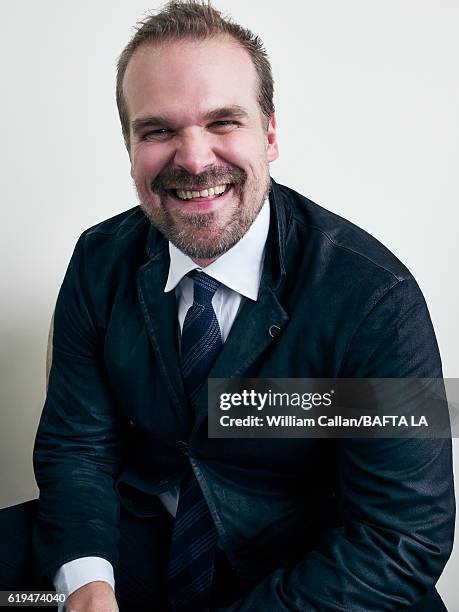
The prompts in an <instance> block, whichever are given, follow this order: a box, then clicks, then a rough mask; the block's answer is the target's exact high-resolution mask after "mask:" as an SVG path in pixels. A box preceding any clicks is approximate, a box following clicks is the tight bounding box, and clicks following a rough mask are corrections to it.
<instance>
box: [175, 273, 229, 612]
mask: <svg viewBox="0 0 459 612" xmlns="http://www.w3.org/2000/svg"><path fill="white" fill-rule="evenodd" d="M189 276H191V277H192V278H193V281H194V283H193V284H194V300H193V305H192V306H191V307H190V308H189V310H188V312H187V314H186V317H185V321H184V323H183V329H182V338H181V350H182V373H183V379H184V382H185V388H186V390H187V392H188V396H189V398H190V401H191V404H192V405H193V404H194V402H195V400H196V396H197V393H198V391H199V390H200V388H201V387H202V385H203V384H204V383H205V381H206V379H207V376H208V374H209V371H210V369H211V367H212V364H213V363H214V361H215V358H216V357H217V355H218V353H219V351H220V349H221V347H222V338H221V333H220V327H219V325H218V321H217V317H216V315H215V312H214V309H213V306H212V298H213V296H214V294H215V292H216V291H217V289H218V287H219V286H220V283H219V282H218V281H216V280H214V279H213V278H211V277H210V276H207V274H204V272H197V271H194V272H191V273H190V274H189ZM216 541H217V533H216V530H215V526H214V523H213V521H212V517H211V515H210V512H209V509H208V507H207V503H206V501H205V499H204V496H203V494H202V492H201V488H200V487H199V484H198V481H197V480H196V477H195V476H194V473H193V472H192V471H191V472H190V473H189V474H188V475H187V476H186V477H185V478H184V480H183V481H182V483H181V485H180V496H179V503H178V507H177V514H176V517H175V525H174V529H173V532H172V543H171V552H170V558H169V567H168V586H169V602H170V605H171V608H172V610H174V612H179V611H180V612H206V611H207V610H209V609H210V599H211V593H212V580H213V573H214V555H215V546H216Z"/></svg>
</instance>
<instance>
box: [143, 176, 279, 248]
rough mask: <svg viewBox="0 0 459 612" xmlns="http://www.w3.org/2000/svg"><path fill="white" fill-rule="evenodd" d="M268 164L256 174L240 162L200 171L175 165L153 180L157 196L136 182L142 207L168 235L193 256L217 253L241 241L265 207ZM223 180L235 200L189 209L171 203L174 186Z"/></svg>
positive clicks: (179, 187) (170, 239)
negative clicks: (199, 210)
mask: <svg viewBox="0 0 459 612" xmlns="http://www.w3.org/2000/svg"><path fill="white" fill-rule="evenodd" d="M263 170H264V172H263V173H262V175H261V176H260V177H258V178H254V179H249V178H248V177H247V175H246V173H245V172H244V171H243V170H241V169H240V168H237V167H233V168H230V169H228V168H221V167H214V168H212V169H209V170H208V171H206V172H203V173H202V174H199V175H192V174H189V173H188V172H186V171H183V170H171V171H168V172H164V173H161V174H159V175H158V176H157V177H156V178H155V179H154V180H153V181H152V182H151V191H152V192H153V193H154V194H155V195H154V196H152V195H151V193H150V192H149V191H148V190H147V189H145V187H143V188H142V187H141V186H140V185H139V184H137V182H136V184H135V185H136V190H137V194H138V197H139V201H140V206H141V208H142V210H143V211H144V213H145V214H146V215H147V217H148V218H149V220H150V222H151V223H152V224H153V225H154V226H155V227H156V228H157V229H158V230H159V231H160V232H161V233H162V234H163V236H165V238H166V239H167V240H169V241H170V242H172V244H173V245H174V246H176V247H177V248H178V249H179V250H180V251H182V252H183V253H185V255H188V257H191V258H192V259H214V258H216V257H219V256H220V255H223V253H226V252H227V251H229V249H231V248H232V247H233V246H234V245H235V244H236V243H237V242H239V240H240V239H241V238H242V237H243V236H244V235H245V234H246V233H247V231H248V230H249V228H250V227H251V225H252V223H253V222H254V221H255V219H256V217H257V215H258V213H259V212H260V210H261V207H262V206H263V203H264V201H265V199H266V198H267V197H268V194H269V189H270V179H269V169H268V165H267V164H266V167H265V168H264V169H263ZM221 184H231V189H232V190H233V193H232V194H230V195H229V197H230V198H231V201H228V202H226V203H225V204H224V205H223V207H222V208H221V209H219V210H216V211H213V212H207V213H196V212H193V213H187V212H186V205H185V206H184V208H183V209H178V208H177V207H174V209H173V211H171V209H170V207H169V206H168V202H167V199H168V198H169V197H170V194H169V190H170V189H183V190H191V187H194V188H195V189H196V188H199V187H205V186H207V185H221ZM224 195H225V194H223V196H224ZM223 196H221V197H223Z"/></svg>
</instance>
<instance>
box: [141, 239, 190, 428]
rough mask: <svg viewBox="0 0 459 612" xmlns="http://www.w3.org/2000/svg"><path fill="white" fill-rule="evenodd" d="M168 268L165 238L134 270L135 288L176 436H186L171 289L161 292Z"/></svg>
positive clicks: (187, 413)
mask: <svg viewBox="0 0 459 612" xmlns="http://www.w3.org/2000/svg"><path fill="white" fill-rule="evenodd" d="M168 271H169V252H168V249H167V241H166V240H162V241H161V243H160V247H159V249H158V250H156V251H155V253H153V254H151V255H150V261H149V262H148V263H146V264H145V265H144V266H142V267H141V268H139V270H138V271H137V290H138V295H139V301H140V306H141V308H142V313H143V316H144V319H145V324H146V328H147V331H148V335H149V337H150V341H151V344H152V346H153V349H154V351H155V356H156V359H157V361H158V367H159V368H160V369H161V373H162V376H163V378H164V387H165V390H166V391H167V394H168V396H169V399H170V402H171V404H172V406H173V408H174V409H175V415H176V418H177V425H178V427H179V430H178V433H179V437H183V436H186V437H187V436H188V433H189V431H190V427H191V412H190V410H189V408H188V400H187V396H186V392H185V389H184V386H183V379H182V373H181V368H180V360H179V347H178V322H177V305H176V299H175V292H174V291H170V292H168V293H164V287H165V285H166V280H167V275H168Z"/></svg>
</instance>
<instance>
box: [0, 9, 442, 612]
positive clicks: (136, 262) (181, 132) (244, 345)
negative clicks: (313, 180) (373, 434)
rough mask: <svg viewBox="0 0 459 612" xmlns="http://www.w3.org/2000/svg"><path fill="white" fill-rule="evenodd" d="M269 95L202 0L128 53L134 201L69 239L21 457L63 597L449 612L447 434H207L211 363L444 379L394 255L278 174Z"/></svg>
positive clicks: (214, 370) (125, 606) (142, 603)
mask: <svg viewBox="0 0 459 612" xmlns="http://www.w3.org/2000/svg"><path fill="white" fill-rule="evenodd" d="M272 96H273V84H272V77H271V71H270V66H269V63H268V60H267V57H266V54H265V52H264V50H263V48H262V46H261V42H260V41H259V39H258V38H255V37H254V36H253V35H252V34H251V33H250V32H248V31H246V30H244V29H243V28H241V27H240V26H237V25H235V24H232V23H231V22H229V21H226V20H224V19H222V18H221V16H220V14H219V13H218V12H217V11H215V10H214V9H213V8H211V7H209V6H207V5H206V4H200V3H195V2H185V3H177V2H172V3H170V4H169V5H167V7H166V8H165V9H164V10H163V11H162V12H161V13H159V14H158V15H156V16H153V17H151V18H150V19H148V20H147V21H146V22H145V23H144V24H143V25H142V27H140V29H139V30H138V32H137V33H136V35H135V36H134V38H133V39H132V41H131V42H130V43H129V45H128V46H127V47H126V49H125V50H124V51H123V54H122V55H121V58H120V61H119V67H118V84H117V100H118V107H119V111H120V118H121V123H122V128H123V134H124V138H125V142H126V146H127V149H128V152H129V157H130V161H131V174H132V177H133V179H134V182H135V185H136V188H137V192H138V195H139V200H140V204H141V208H140V209H139V208H135V209H133V210H130V211H127V212H126V213H123V214H121V215H118V216H116V217H114V218H113V219H109V220H107V221H105V222H103V223H101V224H100V225H98V226H96V227H94V228H91V229H90V230H88V231H87V232H85V233H84V234H83V235H82V237H81V238H80V240H79V242H78V244H77V246H76V249H75V252H74V255H73V257H72V260H71V262H70V265H69V268H68V271H67V274H66V277H65V279H64V283H63V286H62V288H61V291H60V294H59V298H58V302H57V306H56V313H55V328H54V343H53V345H54V351H53V366H52V370H51V375H50V380H49V390H48V397H47V401H46V405H45V408H44V411H43V415H42V418H41V422H40V426H39V430H38V433H37V440H36V447H35V455H34V458H35V469H36V476H37V482H38V485H39V487H40V500H39V507H38V511H37V513H36V517H35V519H34V521H35V527H34V534H33V547H34V555H35V564H36V567H37V570H38V573H39V576H40V578H41V580H46V579H47V578H48V579H52V580H53V581H54V584H55V586H56V588H57V589H58V590H61V591H62V590H63V591H66V592H67V593H68V594H70V598H69V600H68V602H67V609H68V610H76V611H78V612H79V611H84V612H96V611H102V610H103V611H110V612H112V611H113V612H114V611H116V610H117V609H118V605H119V608H120V609H121V610H161V611H162V610H167V609H173V610H194V611H199V610H207V609H223V608H224V609H225V610H228V611H232V612H236V611H240V612H242V611H249V610H251V611H252V610H259V611H268V610H276V611H277V610H279V611H287V610H296V611H304V610H308V611H309V610H310V611H315V610H320V611H332V610H365V611H367V610H375V611H381V610H405V609H411V610H417V611H418V612H419V611H420V610H429V611H432V610H444V609H445V607H444V605H443V604H442V602H441V600H440V598H439V596H438V594H437V593H436V591H435V588H434V586H435V582H436V580H437V579H438V577H439V575H440V573H441V571H442V569H443V567H444V565H445V563H446V561H447V559H448V557H449V554H450V552H451V546H452V537H453V524H454V496H453V485H452V469H451V447H450V442H449V441H448V440H445V439H428V440H427V439H424V440H420V439H393V440H389V439H374V440H362V439H360V440H358V439H343V440H312V439H286V440H231V439H230V440H216V439H209V438H208V436H207V418H206V413H207V396H206V385H205V380H206V378H207V377H209V376H212V377H222V378H223V377H227V378H229V377H242V376H244V377H252V378H256V377H260V378H268V377H299V378H300V377H304V378H312V377H322V378H323V377H344V378H352V377H355V378H366V377H374V378H385V377H387V378H391V377H392V378H404V377H440V376H441V364H440V358H439V354H438V349H437V346H436V342H435V337H434V333H433V330H432V326H431V323H430V319H429V316H428V313H427V309H426V306H425V303H424V300H423V298H422V295H421V293H420V291H419V289H418V287H417V285H416V283H415V281H414V279H413V277H412V276H411V275H410V273H409V272H408V271H407V270H406V268H405V267H404V266H403V265H402V264H401V263H400V262H399V261H398V260H397V259H396V258H395V257H394V256H393V255H391V254H390V253H389V252H388V251H387V250H386V249H385V248H384V247H383V246H382V245H380V244H379V243H378V242H377V241H375V240H374V239H373V238H371V237H370V236H369V235H368V234H366V233H365V232H363V231H362V230H360V229H358V228H356V227H355V226H353V225H352V224H350V223H348V222H346V221H345V220H343V219H341V218H339V217H337V216H335V215H333V214H332V213H329V212H327V211H325V210H324V209H322V208H320V207H318V206H317V205H315V204H313V203H312V202H310V201H309V200H307V199H306V198H304V197H302V196H301V195H299V194H297V193H295V192H294V191H292V190H290V189H288V188H286V187H283V186H280V185H277V184H276V183H275V182H274V181H273V180H272V179H270V175H269V163H270V162H272V161H274V160H275V159H276V158H277V156H278V147H277V140H276V121H275V115H274V106H273V102H272ZM34 513H35V507H34V508H33V509H30V507H29V509H28V510H27V517H28V520H29V521H30V520H31V519H30V515H31V514H34ZM173 516H175V520H174V518H172V517H173ZM190 526H191V529H190ZM184 535H187V536H190V538H189V540H188V541H184V540H185V537H184ZM197 542H199V545H197V544H196V543H197ZM197 566H199V567H198V569H196V568H197ZM42 584H43V582H42ZM4 588H6V586H5V587H4ZM9 588H12V587H11V585H9ZM115 593H116V596H117V598H116V597H115ZM117 600H118V601H117Z"/></svg>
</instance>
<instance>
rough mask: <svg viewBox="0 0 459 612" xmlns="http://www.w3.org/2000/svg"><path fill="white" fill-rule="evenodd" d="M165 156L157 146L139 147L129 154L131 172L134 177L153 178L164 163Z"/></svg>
mask: <svg viewBox="0 0 459 612" xmlns="http://www.w3.org/2000/svg"><path fill="white" fill-rule="evenodd" d="M166 160H167V158H166V156H165V155H164V154H162V152H161V151H160V150H158V147H155V148H153V147H151V146H150V147H148V146H145V147H139V148H138V149H137V150H136V151H134V153H133V154H131V174H132V176H133V177H134V178H138V179H141V178H144V177H148V178H149V179H152V178H154V177H155V176H156V175H157V174H159V172H160V171H161V169H162V168H163V167H164V166H165V164H166Z"/></svg>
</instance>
